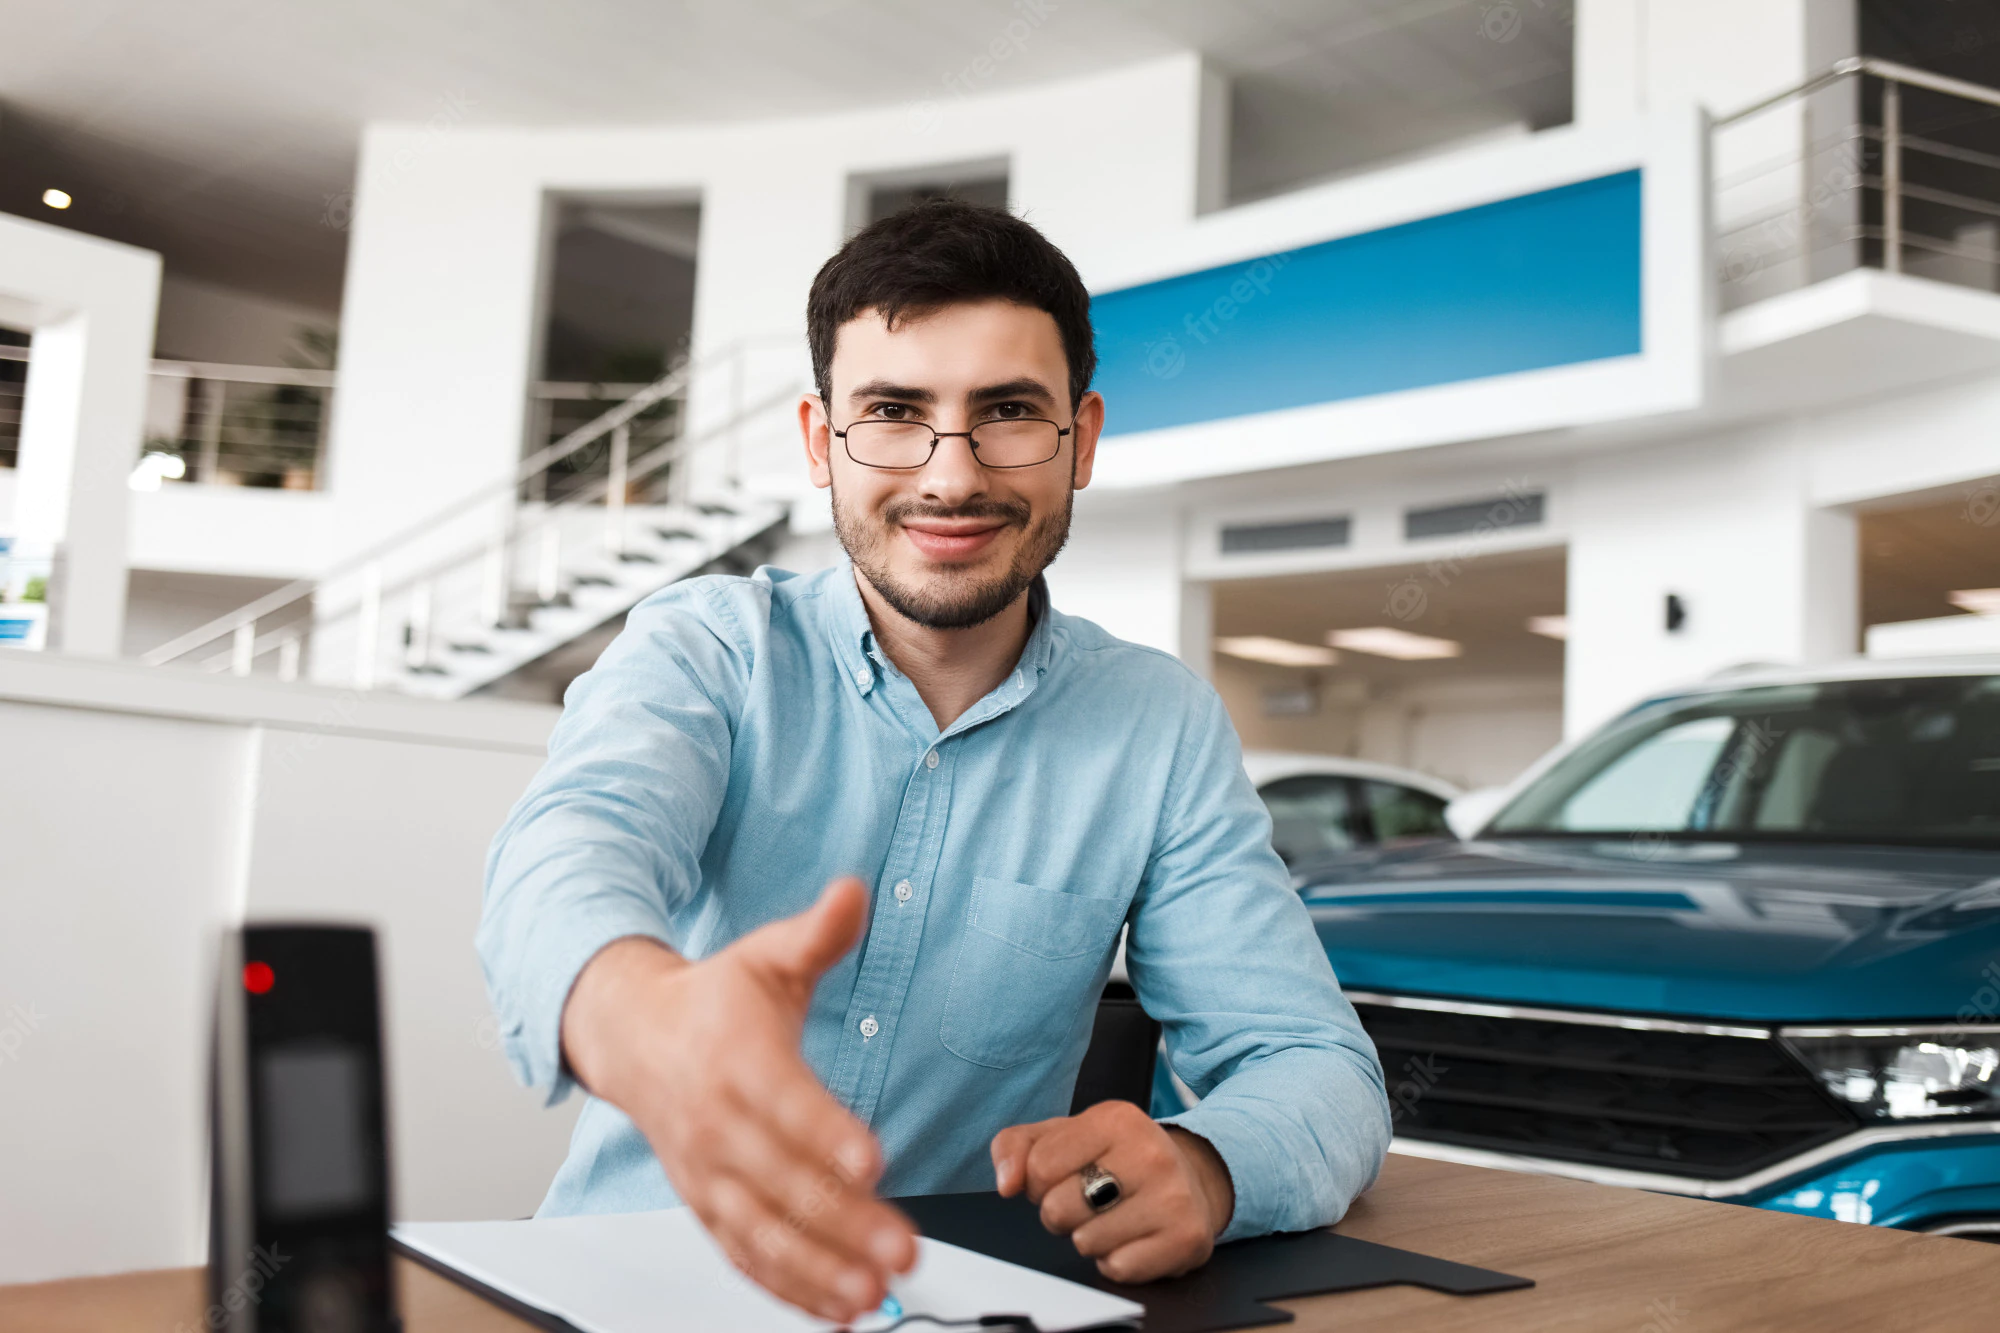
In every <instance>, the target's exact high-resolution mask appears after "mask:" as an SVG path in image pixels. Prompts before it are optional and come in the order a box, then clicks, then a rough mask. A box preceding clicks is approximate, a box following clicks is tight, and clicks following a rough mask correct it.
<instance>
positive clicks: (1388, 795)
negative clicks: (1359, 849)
mask: <svg viewBox="0 0 2000 1333" xmlns="http://www.w3.org/2000/svg"><path fill="white" fill-rule="evenodd" d="M1363 786H1364V788H1365V790H1366V791H1367V793H1368V817H1369V819H1370V820H1372V821H1373V823H1374V825H1375V841H1377V842H1379V843H1381V844H1383V845H1384V846H1389V845H1393V844H1396V843H1405V842H1422V841H1424V840H1425V839H1427V838H1449V837H1450V836H1451V828H1450V826H1449V825H1447V824H1446V823H1445V822H1444V807H1445V802H1444V798H1442V797H1439V796H1433V795H1432V794H1431V793H1429V792H1427V791H1418V790H1417V789H1416V788H1415V787H1405V786H1403V785H1402V784H1401V783H1398V782H1368V783H1365V784H1363Z"/></svg>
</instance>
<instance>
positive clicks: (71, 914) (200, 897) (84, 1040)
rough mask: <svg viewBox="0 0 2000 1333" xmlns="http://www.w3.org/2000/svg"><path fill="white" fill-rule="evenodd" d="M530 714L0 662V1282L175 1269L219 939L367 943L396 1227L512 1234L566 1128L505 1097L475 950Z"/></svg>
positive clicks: (565, 1121)
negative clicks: (327, 930) (415, 1221)
mask: <svg viewBox="0 0 2000 1333" xmlns="http://www.w3.org/2000/svg"><path fill="white" fill-rule="evenodd" d="M555 716H556V710H555V709H553V708H550V707H543V706H536V705H526V704H499V703H490V702H470V703H467V702H461V703H452V704H433V703H425V702H421V701H415V700H406V699H398V698H390V697H376V696H363V695H357V694H353V693H343V692H339V691H332V690H315V689H310V688H306V687H298V686H294V687H289V688H287V687H281V686H277V685H274V684H270V683H264V682H258V681H237V680H233V679H230V678H227V677H212V676H206V675H200V674H195V673H189V672H180V671H172V670H147V669H144V668H139V667H133V666H125V665H118V664H111V663H85V662H79V661H76V660H73V659H63V658H59V657H53V656H46V655H38V654H8V655H5V656H0V735H4V736H5V737H6V746H5V752H6V763H5V765H4V766H0V867H4V869H0V912H4V919H5V922H6V928H5V930H4V931H0V1125H5V1126H6V1129H7V1133H8V1143H9V1154H8V1170H7V1182H6V1187H5V1189H4V1190H0V1235H4V1236H5V1237H6V1238H7V1244H6V1245H4V1246H0V1282H13V1281H29V1280H36V1279H43V1278H51V1277H56V1276H61V1275H65V1274H74V1273H85V1272H113V1271H119V1270H125V1269H137V1268H160V1267H167V1266H172V1265H181V1264H191V1263H196V1262H199V1261H200V1260H201V1258H202V1255H203V1252H204V1251H203V1247H204V1245H205V1243H206V1242H205V1232H204V1230H203V1228H204V1226H205V1218H206V1176H205V1174H204V1171H205V1166H204V1152H205V1141H206V1140H205V1135H206V1129H205V1122H204V1119H203V1116H204V1110H203V1107H204V1080H205V1060H206V1047H207V1024H208V1021H209V1020H208V1012H207V997H208V994H209V987H210V985H211V980H210V973H209V970H208V969H209V958H210V955H211V954H212V943H213V940H214V938H215V931H216V930H217V929H219V928H220V926H221V925H222V923H223V922H224V921H226V920H229V919H232V918H237V917H239V916H240V915H241V914H242V913H243V912H244V911H245V910H246V909H247V912H248V914H249V915H250V916H251V917H252V918H267V919H268V918H275V917H291V918H299V917H306V918H320V919H327V920H347V921H362V922H367V923H370V924H373V925H374V926H375V927H376V929H377V931H378V932H379V939H380V943H381V948H382V953H383V962H384V983H383V989H384V992H385V999H386V1004H387V1014H388V1023H387V1029H388V1031H387V1041H388V1046H389V1057H390V1065H389V1079H388V1081H389V1091H390V1114H391V1121H392V1125H391V1133H392V1145H391V1146H392V1152H393V1154H394V1157H393V1162H394V1172H395V1175H394V1189H395V1211H396V1214H397V1215H398V1216H400V1217H407V1218H447V1217H468V1218H469V1217H520V1216H525V1215H526V1214H527V1213H529V1212H531V1211H532V1210H533V1209H534V1207H535V1205H536V1204H537V1203H539V1202H540V1199H541V1196H542V1193H543V1191H544V1190H545V1189H546V1187H547V1184H548V1181H549V1178H550V1176H551V1175H552V1174H553V1173H554V1170H555V1168H556V1166H557V1164H558V1163H559V1162H560V1161H561V1159H562V1156H563V1153H564V1151H565V1150H566V1147H567V1143H568V1135H569V1127H570V1124H571V1123H572V1121H573V1119H574V1115H575V1112H576V1109H577V1104H576V1103H575V1102H574V1101H573V1102H571V1103H569V1104H567V1105H565V1106H564V1107H562V1108H558V1109H556V1110H550V1111H545V1110H543V1109H542V1108H541V1105H540V1098H539V1097H538V1096H537V1095H536V1094H535V1093H533V1092H530V1091H528V1090H526V1089H522V1088H519V1087H517V1086H515V1085H514V1082H513V1078H512V1075H511V1074H510V1073H509V1072H508V1069H507V1067H506V1064H505V1062H504V1060H503V1058H502V1056H501V1054H500V1051H499V1049H498V1041H497V1032H496V1030H495V1027H494V1024H493V1022H492V1020H491V1018H490V1016H489V1013H488V1009H487V1006H486V998H485V990H484V983H483V981H482V979H481V976H480V971H479V966H478V963H477V960H476V958H475V956H474V954H473V948H472V932H473V924H474V922H475V920H476V918H477V915H478V910H479V892H480V876H481V869H482V864H483V858H484V855H485V850H486V844H487V842H488V840H489V839H490V838H491V837H492V834H493V832H494V830H496V829H497V828H498V827H499V825H500V822H501V820H502V819H503V818H504V816H505V813H506V811H507V808H508V806H509V805H510V804H511V803H512V801H513V799H514V797H515V796H516V795H518V794H519V792H520V791H521V789H522V788H523V787H524V786H525V785H526V783H527V781H528V778H529V776H530V775H531V774H532V773H533V771H534V769H535V768H536V766H537V764H538V763H539V762H540V755H541V752H542V748H543V745H544V743H545V739H546V736H547V731H548V728H549V726H550V725H552V722H553V719H554V717H555Z"/></svg>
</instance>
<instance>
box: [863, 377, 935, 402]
mask: <svg viewBox="0 0 2000 1333" xmlns="http://www.w3.org/2000/svg"><path fill="white" fill-rule="evenodd" d="M868 398H893V399H895V400H896V401H898V402H904V403H935V402H936V401H937V394H935V393H933V392H932V391H931V390H929V389H919V388H916V387H914V386H912V385H908V384H892V383H890V382H889V381H888V380H869V381H868V382H867V383H866V384H857V385H855V386H854V388H853V389H851V390H849V391H848V395H847V400H848V401H849V402H851V403H858V402H861V401H862V400H864V399H868Z"/></svg>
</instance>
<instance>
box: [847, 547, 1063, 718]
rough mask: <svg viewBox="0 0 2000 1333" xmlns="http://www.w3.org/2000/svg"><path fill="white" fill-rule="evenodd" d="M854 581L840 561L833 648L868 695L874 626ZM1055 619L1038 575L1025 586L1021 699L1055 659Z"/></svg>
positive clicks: (849, 562)
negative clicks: (1030, 625) (1027, 623)
mask: <svg viewBox="0 0 2000 1333" xmlns="http://www.w3.org/2000/svg"><path fill="white" fill-rule="evenodd" d="M857 577H858V576H857V575H856V573H855V570H854V562H853V561H852V560H842V561H841V562H840V566H839V572H838V573H837V574H836V575H835V576H834V590H833V613H834V625H833V632H834V644H835V648H836V649H837V651H838V654H839V660H840V662H841V663H842V665H844V666H845V667H846V668H847V674H848V675H849V676H850V677H852V678H853V681H854V684H855V688H857V689H859V690H860V691H861V693H863V694H867V693H868V692H869V691H870V690H872V689H874V688H875V682H876V678H877V677H876V670H877V666H878V664H877V663H876V661H875V659H874V651H875V626H874V624H873V623H872V622H871V621H870V620H869V619H868V607H867V604H866V603H864V602H863V601H862V600H861V589H860V587H859V586H858V585H857V584H856V583H855V579H856V578H857ZM1056 615H1057V612H1056V610H1055V608H1053V607H1052V606H1050V605H1049V584H1048V580H1047V579H1045V578H1043V577H1042V576H1041V575H1040V574H1037V575H1035V581H1034V582H1033V583H1032V584H1030V585H1029V586H1028V616H1029V619H1031V620H1032V621H1033V622H1034V626H1033V628H1031V629H1030V630H1029V631H1028V642H1027V643H1026V644H1024V645H1023V646H1022V648H1021V660H1020V662H1019V663H1018V664H1017V665H1016V667H1015V669H1014V674H1015V676H1016V677H1017V678H1018V680H1019V682H1020V684H1021V685H1022V686H1023V687H1025V688H1024V695H1025V692H1026V690H1032V689H1033V687H1034V686H1035V685H1036V684H1037V683H1039V681H1040V679H1041V677H1042V676H1043V675H1045V674H1046V673H1047V672H1048V669H1049V663H1050V661H1051V660H1053V658H1054V656H1055V619H1056Z"/></svg>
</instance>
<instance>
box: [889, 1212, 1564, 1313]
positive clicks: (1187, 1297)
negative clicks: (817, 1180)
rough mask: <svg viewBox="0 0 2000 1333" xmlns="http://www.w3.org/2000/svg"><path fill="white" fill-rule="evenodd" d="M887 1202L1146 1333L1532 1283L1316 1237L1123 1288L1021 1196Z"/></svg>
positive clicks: (1262, 1246)
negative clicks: (1076, 1292)
mask: <svg viewBox="0 0 2000 1333" xmlns="http://www.w3.org/2000/svg"><path fill="white" fill-rule="evenodd" d="M891 1202H893V1203H894V1204H895V1205H896V1206H897V1207H898V1208H901V1209H902V1210H903V1211H904V1212H906V1213H908V1214H909V1215H910V1218H911V1220H912V1221H914V1222H915V1223H916V1224H917V1227H918V1229H919V1230H920V1231H922V1232H923V1234H924V1235H926V1236H930V1237H933V1238H935V1239H937V1240H942V1241H946V1242H949V1243H950V1244H953V1245H957V1246H960V1247H962V1248H964V1249H968V1250H977V1251H978V1252H980V1253H981V1254H986V1255H991V1256H992V1257H993V1258H995V1259H1005V1260H1007V1261H1008V1262H1009V1263H1015V1264H1019V1265H1020V1266H1021V1267H1023V1268H1033V1269H1036V1270H1037V1271H1040V1272H1043V1273H1047V1274H1049V1275H1050V1276H1051V1277H1060V1278H1067V1279H1069V1280H1070V1281H1071V1282H1077V1283H1081V1284H1083V1285H1084V1286H1087V1287H1096V1288H1097V1289H1098V1290H1100V1291H1105V1292H1110V1293H1113V1294H1115V1295H1119V1296H1123V1297H1126V1298H1127V1299H1129V1300H1134V1301H1137V1302H1139V1303H1140V1304H1141V1305H1143V1306H1145V1307H1146V1318H1145V1322H1144V1324H1143V1325H1142V1327H1143V1328H1144V1330H1145V1333H1220V1331H1221V1330H1227V1329H1238V1328H1261V1327H1264V1326H1266V1325H1271V1324H1286V1323H1290V1322H1291V1320H1292V1315H1291V1313H1290V1312H1289V1311H1286V1310H1280V1309H1277V1308H1276V1307H1274V1306H1270V1305H1266V1304H1264V1302H1265V1301H1280V1300H1289V1299H1292V1298H1294V1297H1298V1296H1318V1295H1323V1294H1326V1293H1329V1292H1338V1291H1358V1290H1361V1289H1363V1288H1366V1287H1388V1286H1399V1285H1409V1286H1417V1287H1427V1288H1429V1289H1430V1290H1432V1291H1441V1292H1446V1293H1448V1294H1450V1295H1454V1296H1475V1295H1479V1294H1482V1293H1485V1292H1494V1291H1519V1290H1521V1289H1523V1288H1526V1287H1532V1286H1534V1285H1535V1284H1534V1281H1533V1280H1532V1279H1530V1278H1525V1277H1515V1276H1513V1275H1511V1274H1508V1273H1496V1272H1494V1271H1492V1270H1491V1269H1486V1268H1474V1267H1472V1266H1471V1265H1469V1264H1457V1263H1452V1262H1450V1261H1449V1260H1445V1259H1433V1258H1431V1257H1430V1256H1429V1255H1423V1254H1417V1253H1414V1252H1412V1251H1410V1250H1399V1249H1397V1248H1395V1247H1394V1246H1391V1245H1377V1244H1376V1243H1374V1242H1373V1241H1366V1240H1360V1239H1357V1238H1355V1237H1353V1236H1342V1235H1339V1234H1338V1233H1336V1232H1333V1231H1324V1230H1322V1231H1290V1232H1281V1233H1278V1234H1276V1235H1271V1236H1259V1237H1256V1238H1255V1239H1251V1240H1238V1241H1231V1242H1230V1243H1229V1244H1227V1245H1218V1246H1217V1247H1216V1249H1215V1253H1214V1255H1212V1256H1211V1257H1210V1258H1209V1261H1208V1262H1207V1263H1206V1264H1204V1265H1203V1266H1202V1267H1201V1268H1199V1269H1197V1270H1195V1271H1194V1272H1192V1273H1189V1274H1188V1275H1187V1276H1185V1277H1178V1278H1170V1279H1167V1280H1166V1281H1163V1282H1149V1283H1146V1284H1145V1285H1143V1286H1124V1285H1121V1284H1119V1283H1116V1282H1112V1281H1109V1280H1107V1279H1106V1278H1104V1277H1102V1276H1100V1275H1099V1274H1098V1271H1097V1265H1096V1263H1095V1262H1093V1261H1092V1260H1090V1259H1086V1258H1084V1257H1083V1256H1082V1255H1080V1254H1078V1253H1077V1252H1076V1248H1075V1247H1074V1246H1073V1245H1071V1244H1070V1242H1069V1239H1068V1238H1067V1237H1065V1236H1055V1235H1051V1234H1049V1233H1048V1232H1047V1231H1045V1230H1043V1229H1042V1221H1041V1214H1040V1210H1039V1209H1037V1208H1036V1207H1035V1205H1034V1204H1032V1203H1030V1202H1028V1200H1027V1198H1026V1197H1025V1196H1017V1197H1015V1198H1012V1199H1003V1198H1001V1197H1000V1196H999V1195H998V1194H993V1193H978V1194H933V1195H929V1196H925V1197H920V1198H904V1199H895V1200H892V1201H891Z"/></svg>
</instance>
